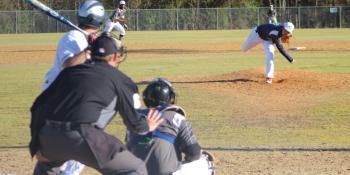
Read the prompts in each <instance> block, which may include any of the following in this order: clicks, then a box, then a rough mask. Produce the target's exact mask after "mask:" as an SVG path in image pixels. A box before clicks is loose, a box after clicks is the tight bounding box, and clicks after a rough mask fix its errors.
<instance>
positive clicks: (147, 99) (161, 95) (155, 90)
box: [143, 78, 176, 108]
mask: <svg viewBox="0 0 350 175" xmlns="http://www.w3.org/2000/svg"><path fill="white" fill-rule="evenodd" d="M175 96H176V93H175V90H174V88H173V87H172V85H171V83H170V82H169V81H168V80H166V79H164V78H156V79H154V80H152V81H151V82H150V83H149V84H148V86H147V87H146V89H145V90H144V91H143V102H144V103H145V105H146V106H147V107H148V108H150V107H157V106H159V105H164V104H175Z"/></svg>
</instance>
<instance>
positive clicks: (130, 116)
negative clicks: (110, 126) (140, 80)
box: [116, 81, 149, 135]
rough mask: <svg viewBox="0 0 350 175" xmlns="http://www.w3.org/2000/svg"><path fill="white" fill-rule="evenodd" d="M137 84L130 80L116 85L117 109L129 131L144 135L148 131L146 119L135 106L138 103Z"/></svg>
mask: <svg viewBox="0 0 350 175" xmlns="http://www.w3.org/2000/svg"><path fill="white" fill-rule="evenodd" d="M138 97H139V94H138V89H137V86H136V85H135V84H134V83H133V82H131V81H125V82H124V83H123V85H119V86H118V101H117V109H116V110H117V111H119V113H120V115H121V116H122V118H123V122H124V124H125V125H126V126H127V128H128V129H129V130H131V131H134V132H135V133H137V134H140V135H144V134H147V133H148V129H149V128H148V124H147V122H146V119H145V118H144V117H142V116H141V115H140V114H139V113H138V112H137V111H136V108H135V107H136V106H135V105H138V104H140V103H141V102H140V101H137V100H139V98H138Z"/></svg>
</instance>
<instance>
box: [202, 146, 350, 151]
mask: <svg viewBox="0 0 350 175" xmlns="http://www.w3.org/2000/svg"><path fill="white" fill-rule="evenodd" d="M203 149H204V150H209V151H239V152H275V151H279V152H323V151H331V152H350V148H224V147H208V148H203Z"/></svg>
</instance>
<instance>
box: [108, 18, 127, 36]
mask: <svg viewBox="0 0 350 175" xmlns="http://www.w3.org/2000/svg"><path fill="white" fill-rule="evenodd" d="M113 29H114V30H116V31H118V32H119V33H120V35H123V36H124V35H125V29H124V27H123V26H122V25H121V24H120V23H119V22H112V21H111V20H110V19H108V20H107V22H106V26H105V28H104V29H103V32H107V33H109V32H111V31H112V30H113Z"/></svg>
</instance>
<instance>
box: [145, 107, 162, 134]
mask: <svg viewBox="0 0 350 175" xmlns="http://www.w3.org/2000/svg"><path fill="white" fill-rule="evenodd" d="M146 120H147V124H148V128H149V129H148V132H151V131H154V130H155V129H156V128H157V127H158V126H159V124H161V123H162V122H163V121H164V119H163V118H161V116H160V113H159V112H158V110H156V109H152V108H151V109H150V110H149V112H148V114H147V117H146Z"/></svg>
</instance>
